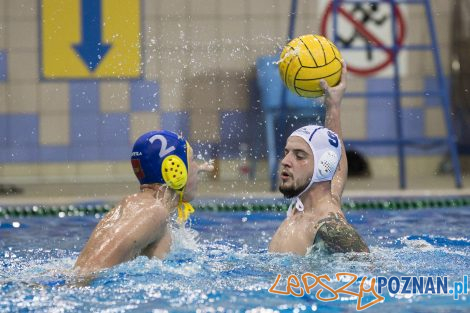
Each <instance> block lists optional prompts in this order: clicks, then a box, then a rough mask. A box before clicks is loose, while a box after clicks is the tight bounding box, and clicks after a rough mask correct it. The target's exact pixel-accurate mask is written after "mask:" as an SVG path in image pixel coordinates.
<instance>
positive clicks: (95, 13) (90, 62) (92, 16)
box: [73, 0, 111, 72]
mask: <svg viewBox="0 0 470 313" xmlns="http://www.w3.org/2000/svg"><path fill="white" fill-rule="evenodd" d="M81 8H82V41H81V42H80V43H78V44H75V45H73V48H74V49H75V51H77V53H78V55H79V56H80V58H81V59H82V60H83V62H84V63H85V65H86V66H87V67H88V69H89V70H90V71H91V72H94V71H95V70H96V68H97V67H98V65H99V64H100V62H101V61H102V60H103V58H104V56H105V55H106V54H107V53H108V50H109V49H110V48H111V45H108V44H106V43H104V42H101V39H102V38H101V33H102V23H101V0H81Z"/></svg>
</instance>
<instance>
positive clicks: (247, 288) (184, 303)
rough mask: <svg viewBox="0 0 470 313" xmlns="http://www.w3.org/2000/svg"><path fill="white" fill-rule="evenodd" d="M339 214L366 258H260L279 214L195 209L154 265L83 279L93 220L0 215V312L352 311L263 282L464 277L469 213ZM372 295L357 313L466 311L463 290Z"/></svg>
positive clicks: (469, 265)
mask: <svg viewBox="0 0 470 313" xmlns="http://www.w3.org/2000/svg"><path fill="white" fill-rule="evenodd" d="M346 216H347V218H348V220H349V221H350V222H351V223H352V224H353V225H354V226H355V227H356V229H357V230H358V231H359V233H360V234H361V235H362V236H363V238H364V239H365V240H366V242H367V243H368V244H369V246H370V249H371V253H370V254H355V253H348V254H334V255H327V254H325V253H323V252H321V251H314V252H312V253H310V254H309V255H308V256H306V257H300V256H293V255H287V254H284V255H279V254H270V253H268V252H267V246H268V243H269V241H270V238H271V236H272V235H273V233H274V231H275V230H276V228H277V227H278V225H279V224H280V223H281V221H282V220H283V219H284V217H285V214H284V213H258V212H256V213H254V212H249V211H247V212H234V213H222V212H218V213H206V212H198V213H196V214H195V215H194V218H193V219H192V224H191V229H190V230H188V229H186V230H181V229H179V230H177V229H175V230H174V231H173V236H174V245H173V247H172V252H171V253H170V255H168V257H167V258H166V259H165V260H164V261H161V260H157V259H147V258H145V257H139V258H137V259H135V260H133V261H130V262H127V263H124V264H121V265H118V266H115V267H113V268H111V269H108V270H105V271H103V272H101V273H100V274H99V275H98V276H97V277H96V278H95V279H93V280H91V281H90V282H89V283H88V284H85V283H83V282H80V281H77V280H76V279H75V277H74V276H73V275H72V273H71V268H72V266H73V264H74V262H75V260H76V258H77V256H78V254H79V252H80V250H81V248H82V247H83V246H84V244H85V242H86V240H87V238H88V236H89V234H90V233H91V231H92V230H93V228H94V226H95V225H96V223H97V222H98V220H99V218H100V216H82V217H63V218H59V217H28V218H10V219H0V312H9V311H11V312H18V311H19V312H28V311H34V312H166V311H168V312H277V311H279V312H312V311H322V312H355V311H356V304H357V297H353V296H347V295H346V296H345V295H341V296H340V298H339V299H338V300H336V301H331V302H322V301H319V300H318V299H317V298H316V296H315V293H316V290H315V292H311V293H310V294H305V295H304V296H302V297H294V296H292V295H277V294H272V293H269V292H268V289H269V288H270V287H271V286H272V285H273V283H274V281H275V279H276V277H277V275H278V274H281V275H282V276H281V277H282V278H281V280H280V283H279V285H278V287H276V289H279V290H281V289H283V290H285V286H286V278H287V277H288V276H289V275H291V274H295V275H297V276H298V277H299V278H300V276H301V275H302V274H303V273H307V272H310V273H314V274H316V275H321V274H327V275H329V277H331V278H332V279H334V275H335V273H337V272H349V273H354V274H357V275H358V276H360V277H362V276H367V277H369V278H371V277H374V276H379V275H380V276H393V275H396V276H414V275H416V276H420V275H421V276H448V279H449V283H452V282H454V281H461V280H462V277H463V276H464V275H468V274H470V273H469V272H470V257H469V256H470V235H469V234H468V230H469V229H470V208H460V209H456V208H449V209H442V208H441V209H420V210H403V211H381V210H368V211H351V212H348V213H347V214H346ZM335 284H337V286H341V285H343V284H344V283H339V282H336V283H334V282H332V283H331V285H332V286H334V285H335ZM353 286H356V287H358V286H359V283H355V284H354V285H353ZM351 288H352V290H354V287H351ZM382 295H383V296H384V297H385V300H384V302H383V303H378V304H376V305H375V306H372V307H370V308H368V309H367V310H366V311H367V312H377V311H380V312H431V311H432V312H469V311H470V301H469V299H468V295H461V296H460V298H459V300H453V297H452V296H451V295H390V294H388V293H384V294H382ZM324 296H325V297H328V296H331V295H328V294H324ZM364 299H365V300H363V301H366V302H367V301H371V300H373V298H372V297H369V298H367V297H365V298H364Z"/></svg>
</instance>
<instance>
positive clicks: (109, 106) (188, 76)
mask: <svg viewBox="0 0 470 313" xmlns="http://www.w3.org/2000/svg"><path fill="white" fill-rule="evenodd" d="M415 2H418V4H409V3H406V1H400V2H399V4H397V5H396V8H397V9H396V10H395V11H394V12H392V10H391V6H390V5H389V4H388V2H380V1H379V2H376V3H369V2H366V1H356V3H343V4H341V5H340V7H341V8H342V10H343V11H344V12H346V13H344V12H343V13H340V12H338V11H336V10H335V9H334V8H333V10H331V9H330V10H328V7H329V6H330V8H331V1H326V0H308V1H307V0H299V1H295V5H296V7H295V11H293V3H292V2H291V1H287V0H256V1H255V0H239V1H233V0H172V1H163V0H162V1H160V0H142V1H139V0H121V1H113V0H1V1H0V197H2V199H3V201H8V199H13V197H15V196H19V198H18V199H26V198H27V197H40V198H44V199H46V198H56V199H58V198H59V197H76V198H82V197H98V198H103V197H121V196H123V195H125V194H128V193H130V192H135V191H137V190H138V185H137V180H136V179H135V177H134V174H133V172H132V167H131V165H130V162H129V158H130V152H131V149H132V145H133V142H134V141H135V139H136V138H137V137H138V136H139V135H140V134H142V133H144V132H146V131H149V130H153V129H159V128H163V129H168V130H171V131H174V132H177V133H181V134H183V136H185V137H186V138H187V139H188V140H189V141H190V142H191V143H192V146H193V148H194V149H195V151H196V152H197V154H198V157H199V159H201V160H202V159H203V160H209V159H214V160H215V164H216V168H217V170H216V172H215V173H214V175H208V176H206V177H203V183H202V184H201V185H200V191H201V193H202V194H217V193H223V194H224V195H228V196H230V195H233V196H237V195H239V194H240V192H250V193H258V192H259V193H269V192H270V191H271V189H272V183H271V178H272V174H271V173H270V169H269V166H268V158H269V156H270V155H271V156H276V155H277V154H278V153H279V151H280V149H282V145H283V144H284V143H285V138H286V137H285V134H288V133H289V132H290V130H291V129H293V128H295V127H297V126H300V125H301V124H305V123H306V122H321V120H322V117H321V110H320V111H319V112H320V113H318V112H317V111H316V110H312V113H311V115H310V116H309V115H308V114H307V113H302V114H299V115H297V113H295V112H294V113H290V110H292V108H293V107H295V106H296V102H297V101H300V102H302V101H304V102H305V101H311V105H312V108H313V107H317V108H318V107H319V108H321V98H320V99H317V100H315V101H313V100H305V99H300V100H299V99H292V97H293V95H286V96H283V95H282V93H283V91H282V88H281V85H280V83H279V82H278V81H276V79H278V78H276V77H275V74H272V75H271V74H269V75H268V74H266V72H263V67H264V66H266V65H267V66H271V67H273V66H275V64H274V65H273V63H272V62H271V61H266V60H270V59H269V57H272V58H274V60H275V58H276V56H277V55H279V53H280V52H281V50H282V48H283V46H284V44H285V43H286V42H287V41H288V37H289V31H290V32H291V36H290V37H291V38H293V37H295V36H298V35H302V34H308V33H314V34H319V33H323V34H324V35H325V36H327V37H328V38H330V39H331V40H334V41H335V42H336V44H337V46H338V48H339V49H340V51H341V52H342V54H343V57H344V59H345V60H346V62H347V64H348V66H349V67H350V73H349V83H348V93H350V95H352V96H351V97H348V98H346V99H345V100H344V103H343V107H342V125H343V133H344V137H345V140H346V142H349V144H348V146H347V147H348V150H349V155H348V157H349V158H350V162H349V163H350V174H351V177H350V180H349V182H348V185H347V187H346V188H347V189H346V190H347V192H352V193H353V192H354V191H358V192H363V193H365V194H367V193H371V192H374V190H382V191H383V190H387V191H390V192H392V191H399V190H405V189H408V190H426V191H427V192H429V193H430V194H435V193H438V192H440V191H442V190H448V189H454V188H455V187H456V185H459V184H458V183H456V181H458V179H457V178H456V177H457V176H460V175H462V176H461V185H463V186H465V179H467V180H468V178H467V177H468V170H469V167H470V163H469V161H468V154H469V153H470V139H469V137H468V136H467V134H469V133H470V129H469V127H470V126H469V125H470V124H469V119H470V113H469V111H470V104H469V103H470V102H469V88H470V78H469V74H470V65H469V64H470V62H469V61H468V56H469V55H470V21H469V19H470V1H468V0H455V1H438V0H432V1H422V2H420V1H415ZM426 4H430V5H431V7H430V8H431V14H430V15H427V14H426ZM351 19H353V20H354V21H356V22H357V23H359V26H358V25H357V24H354V23H353V22H352V21H351ZM397 21H398V22H397ZM430 22H431V23H433V25H434V26H435V30H436V38H437V42H436V43H434V45H433V42H432V36H431V35H432V32H431V30H430V27H429V23H430ZM335 23H336V24H335ZM335 25H336V26H335ZM394 29H395V30H394ZM394 32H396V34H395V36H396V37H397V38H398V39H397V40H398V41H400V42H399V44H400V45H403V46H406V45H409V46H412V45H427V46H426V47H428V48H426V47H422V48H420V49H404V48H403V49H399V48H397V50H396V51H398V54H397V57H396V58H397V62H396V63H394V55H393V53H390V51H392V50H389V52H387V51H385V50H384V49H383V48H377V42H374V40H372V39H374V38H375V39H377V40H378V41H379V43H381V44H382V45H383V46H386V47H393V43H394V40H393V38H394V34H393V33H394ZM367 34H368V35H367ZM97 47H98V48H97ZM390 49H392V48H390ZM97 51H98V52H97ZM436 51H437V52H438V53H439V54H438V56H440V60H437V61H440V62H439V64H440V65H442V73H441V74H442V75H439V71H438V70H439V69H438V68H437V66H436V64H437V63H436V59H435V57H436V53H435V52H436ZM433 52H434V53H433ZM266 57H268V59H265V58H266ZM394 64H397V65H396V66H394ZM397 70H398V72H397ZM276 71H277V70H276ZM276 71H275V73H277V72H276ZM263 75H264V76H263ZM443 82H444V83H443ZM447 86H448V87H449V88H448V90H449V93H446V91H447V89H446V87H447ZM416 91H417V92H416ZM374 92H385V93H384V94H383V95H377V94H375V95H372V96H371V93H374ZM406 92H410V93H412V92H416V95H415V96H411V97H408V96H406ZM266 95H271V96H272V95H275V97H274V98H276V99H278V100H279V101H278V102H276V103H274V104H272V103H271V104H269V105H268V107H267V103H268V101H269V99H267V97H268V96H266ZM397 99H398V100H397ZM397 101H399V107H397ZM286 102H289V103H287V104H282V103H286ZM270 105H271V106H270ZM397 108H399V113H400V114H399V118H400V119H399V123H398V124H397V122H396V121H397V120H396V119H395V117H396V115H397V114H396V113H397ZM446 109H449V110H450V111H449V112H451V113H450V114H449V115H448V116H447V117H446V114H445V112H446ZM270 110H275V111H276V112H278V113H279V114H278V116H277V119H278V120H277V122H276V123H275V125H274V133H275V134H276V144H277V147H276V149H274V150H276V151H273V149H272V148H271V151H270V149H269V147H268V144H267V133H268V132H267V130H266V126H267V125H266V114H267V113H268V111H270ZM448 118H450V119H448ZM447 122H450V125H448V124H447ZM398 128H399V129H398ZM449 130H453V131H454V132H455V137H453V136H452V135H450V137H449ZM397 132H401V133H402V137H403V138H415V139H416V138H417V139H419V140H418V142H416V141H414V142H413V144H411V145H407V146H406V147H404V148H403V150H402V153H403V160H404V163H403V164H402V165H401V167H400V158H399V153H400V150H399V149H397V147H396V146H395V145H382V144H380V143H377V144H361V142H364V141H381V140H385V141H386V140H392V141H393V140H395V139H397V138H398V137H397V136H398V135H397ZM433 138H444V141H443V142H440V141H439V142H438V141H433V140H432V139H433ZM449 138H450V139H449ZM421 139H422V142H421V143H420V142H419V141H420V140H421ZM426 139H430V140H426ZM454 139H455V141H454ZM453 148H454V149H456V150H455V151H458V155H459V158H458V160H459V161H460V162H459V166H460V169H459V171H460V170H461V173H460V172H459V173H456V171H455V166H456V165H455V164H456V163H455V158H454V159H452V149H453ZM452 161H454V162H452ZM400 171H402V174H400ZM403 171H404V172H403ZM404 180H405V184H403V182H404Z"/></svg>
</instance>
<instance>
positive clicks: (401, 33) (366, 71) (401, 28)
mask: <svg viewBox="0 0 470 313" xmlns="http://www.w3.org/2000/svg"><path fill="white" fill-rule="evenodd" d="M336 10H337V12H338V14H339V15H341V16H342V17H344V18H345V19H346V20H348V21H349V22H350V23H351V24H352V26H353V27H354V28H355V29H356V30H357V31H358V32H359V33H360V34H361V35H362V36H364V38H366V39H367V40H368V41H369V42H371V43H372V44H374V45H375V46H377V47H380V48H381V49H382V50H383V51H385V52H386V53H387V58H386V59H385V61H383V62H381V63H379V64H378V65H376V66H373V67H370V68H359V67H355V66H352V65H350V64H348V71H350V72H352V73H355V74H358V75H364V76H366V75H370V74H373V73H376V72H378V71H380V70H382V69H384V68H385V67H387V66H388V65H390V64H391V63H393V60H394V59H395V57H394V56H395V53H397V52H398V51H394V50H393V49H391V48H388V47H386V46H385V45H384V44H383V42H382V41H381V40H380V39H379V38H378V37H377V36H375V35H374V34H373V33H371V32H370V31H369V30H368V29H367V28H366V27H365V25H363V24H362V23H361V22H359V21H357V20H356V19H354V17H353V16H352V15H351V13H349V12H348V11H346V10H345V9H344V8H342V7H341V2H340V3H339V4H338V5H337V7H336ZM393 10H394V12H395V17H396V21H397V25H398V30H397V37H398V38H397V45H398V49H399V48H400V47H401V46H402V44H403V41H404V39H405V22H404V20H403V15H402V14H401V11H400V10H399V8H398V6H397V5H396V4H393ZM332 13H333V1H331V2H330V4H329V5H328V7H327V8H326V10H325V13H324V14H323V17H322V21H321V26H320V30H321V33H322V35H323V36H325V37H327V38H328V35H327V34H326V30H327V29H326V28H327V25H328V20H329V17H330V16H331V15H332Z"/></svg>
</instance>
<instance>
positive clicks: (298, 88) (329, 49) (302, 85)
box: [278, 35, 342, 98]
mask: <svg viewBox="0 0 470 313" xmlns="http://www.w3.org/2000/svg"><path fill="white" fill-rule="evenodd" d="M341 60H342V58H341V54H340V53H339V51H338V48H336V46H335V45H334V44H333V43H332V42H331V41H329V40H328V39H326V38H325V37H323V36H319V35H304V36H300V37H297V38H295V39H293V40H292V41H290V42H289V43H288V44H287V45H286V46H285V47H284V49H283V50H282V53H281V58H280V60H279V62H278V64H279V73H280V74H281V78H282V80H283V81H284V83H285V84H286V86H287V88H289V89H290V90H291V91H292V92H294V93H295V94H297V95H299V96H302V97H307V98H315V97H320V96H322V95H323V90H322V89H321V87H320V80H321V79H325V80H326V82H327V83H328V85H329V86H335V85H337V84H338V83H339V81H340V79H341V69H342V63H341Z"/></svg>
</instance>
